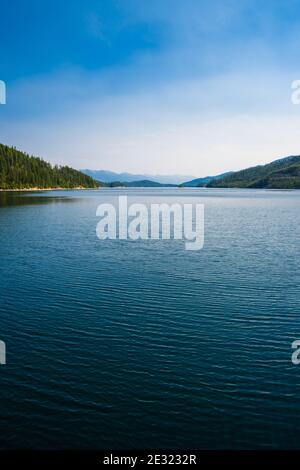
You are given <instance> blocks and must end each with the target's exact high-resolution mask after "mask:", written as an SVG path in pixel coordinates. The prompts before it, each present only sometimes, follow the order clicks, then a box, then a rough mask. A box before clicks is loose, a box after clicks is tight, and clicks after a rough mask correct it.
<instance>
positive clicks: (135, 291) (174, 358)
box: [0, 189, 300, 449]
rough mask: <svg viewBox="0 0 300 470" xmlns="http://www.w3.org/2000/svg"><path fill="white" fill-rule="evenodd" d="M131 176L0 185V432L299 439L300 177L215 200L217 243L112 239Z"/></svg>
mask: <svg viewBox="0 0 300 470" xmlns="http://www.w3.org/2000/svg"><path fill="white" fill-rule="evenodd" d="M120 194H124V192H122V191H119V190H101V191H60V192H59V191H56V192H44V193H39V194H37V193H25V194H19V193H13V194H8V193H2V194H0V227H1V230H0V261H1V265H0V296H1V302H0V322H1V323H0V340H3V341H5V342H6V346H7V365H2V366H0V447H1V448H2V449H7V448H30V449H32V448H33V449H40V448H42V449H61V448H62V449H66V448H96V449H112V448H114V449H117V448H123V449H124V448H128V449H129V448H136V449H138V448H148V449H149V448H165V447H168V448H173V449H174V448H177V449H180V448H198V449H205V448H206V449H224V448H231V449H233V448H234V449H237V448H247V449H248V448H252V449H259V448H299V447H300V444H299V432H300V419H299V418H300V365H299V366H296V365H293V364H292V362H291V354H292V349H291V343H292V341H294V340H295V339H300V292H299V286H300V270H299V262H300V211H299V207H300V192H297V191H294V192H288V191H263V190H257V191H256V190H251V191H248V190H213V189H212V190H201V189H195V190H193V189H191V190H170V189H168V190H126V191H125V194H127V195H130V196H132V198H133V199H135V200H139V201H142V199H143V198H144V197H145V196H147V197H148V198H151V197H152V196H156V197H161V198H162V199H164V200H166V201H172V202H184V201H185V198H186V197H193V198H195V202H202V203H204V204H205V245H204V248H203V250H201V251H190V252H189V251H186V250H185V249H184V245H183V242H182V241H180V240H176V241H174V240H169V241H161V240H159V241H135V242H134V241H126V240H124V241H118V240H106V241H100V240H99V239H98V238H97V237H96V233H95V229H96V224H97V222H98V218H97V217H96V215H95V214H96V208H97V205H98V204H100V203H101V202H111V201H115V200H116V197H117V196H118V195H120Z"/></svg>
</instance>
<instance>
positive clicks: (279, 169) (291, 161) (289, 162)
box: [207, 156, 300, 189]
mask: <svg viewBox="0 0 300 470" xmlns="http://www.w3.org/2000/svg"><path fill="white" fill-rule="evenodd" d="M207 187H210V188H268V189H300V156H290V157H286V158H280V159H279V160H275V161H274V162H272V163H268V164H267V165H258V166H255V167H251V168H247V169H245V170H241V171H236V172H234V173H231V174H230V175H228V176H225V177H224V178H221V179H213V180H211V181H210V182H209V183H207Z"/></svg>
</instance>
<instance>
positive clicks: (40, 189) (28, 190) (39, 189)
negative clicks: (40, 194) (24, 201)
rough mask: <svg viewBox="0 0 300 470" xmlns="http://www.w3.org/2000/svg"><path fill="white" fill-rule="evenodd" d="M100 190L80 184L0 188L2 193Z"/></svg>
mask: <svg viewBox="0 0 300 470" xmlns="http://www.w3.org/2000/svg"><path fill="white" fill-rule="evenodd" d="M84 189H85V190H98V189H100V187H99V188H83V187H81V186H78V187H76V188H36V187H35V188H20V189H0V192H2V193H16V192H18V193H20V192H33V191H79V190H84Z"/></svg>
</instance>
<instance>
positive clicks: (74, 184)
mask: <svg viewBox="0 0 300 470" xmlns="http://www.w3.org/2000/svg"><path fill="white" fill-rule="evenodd" d="M99 186H101V183H99V182H97V181H95V180H94V179H93V178H91V177H90V176H87V175H84V174H83V173H81V172H80V171H77V170H74V169H73V168H70V167H68V166H57V165H55V166H52V165H51V164H50V163H48V162H45V161H44V160H42V159H41V158H38V157H33V156H30V155H28V154H26V153H24V152H21V151H19V150H17V149H16V148H15V147H8V146H7V145H3V144H0V189H30V188H40V189H44V188H45V189H47V188H68V189H72V188H97V187H99Z"/></svg>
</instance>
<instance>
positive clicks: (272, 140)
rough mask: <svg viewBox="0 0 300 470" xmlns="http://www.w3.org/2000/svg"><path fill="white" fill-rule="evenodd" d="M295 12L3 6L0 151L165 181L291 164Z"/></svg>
mask: <svg viewBox="0 0 300 470" xmlns="http://www.w3.org/2000/svg"><path fill="white" fill-rule="evenodd" d="M299 6H300V5H299V1H298V0H297V1H296V0H287V1H283V0H281V1H278V0H265V1H262V0H253V1H250V0H241V1H240V2H238V3H237V2H235V1H233V0H227V1H226V0H212V1H211V2H209V4H208V3H207V2H201V1H199V0H185V1H184V0H160V1H159V0H152V1H151V2H149V1H146V0H91V1H89V2H84V1H83V0H73V1H72V2H71V1H69V0H66V1H65V2H59V1H58V0H52V1H51V2H50V0H45V1H44V2H35V1H34V0H28V1H27V2H22V1H21V0H17V1H16V2H14V3H13V4H9V3H5V4H3V5H2V8H1V17H0V31H1V34H2V36H3V38H5V40H4V39H3V40H2V41H1V43H0V54H1V55H0V56H1V64H0V79H1V80H4V81H5V82H6V85H7V104H6V105H5V106H0V142H2V143H4V144H7V145H14V146H16V147H18V148H20V149H22V150H24V151H27V152H29V153H33V154H35V155H39V156H41V157H43V158H45V159H47V160H49V161H51V162H53V163H59V164H68V165H71V166H73V167H75V168H91V169H95V170H96V169H104V170H111V171H115V172H131V173H147V174H170V175H171V174H191V175H195V176H206V175H214V174H218V173H222V172H225V171H229V170H238V169H241V168H245V167H248V166H253V165H257V164H263V163H267V162H270V161H272V160H274V159H276V158H280V157H284V156H287V155H291V154H294V155H295V154H299V153H300V145H299V138H298V134H299V124H300V106H295V105H293V104H292V102H291V83H292V81H293V80H297V79H300V70H299V65H298V63H299V60H298V56H299V50H300V48H299V44H300V28H299V26H300V8H299ZM16 8H17V9H18V15H17V16H16V15H15V9H16Z"/></svg>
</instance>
